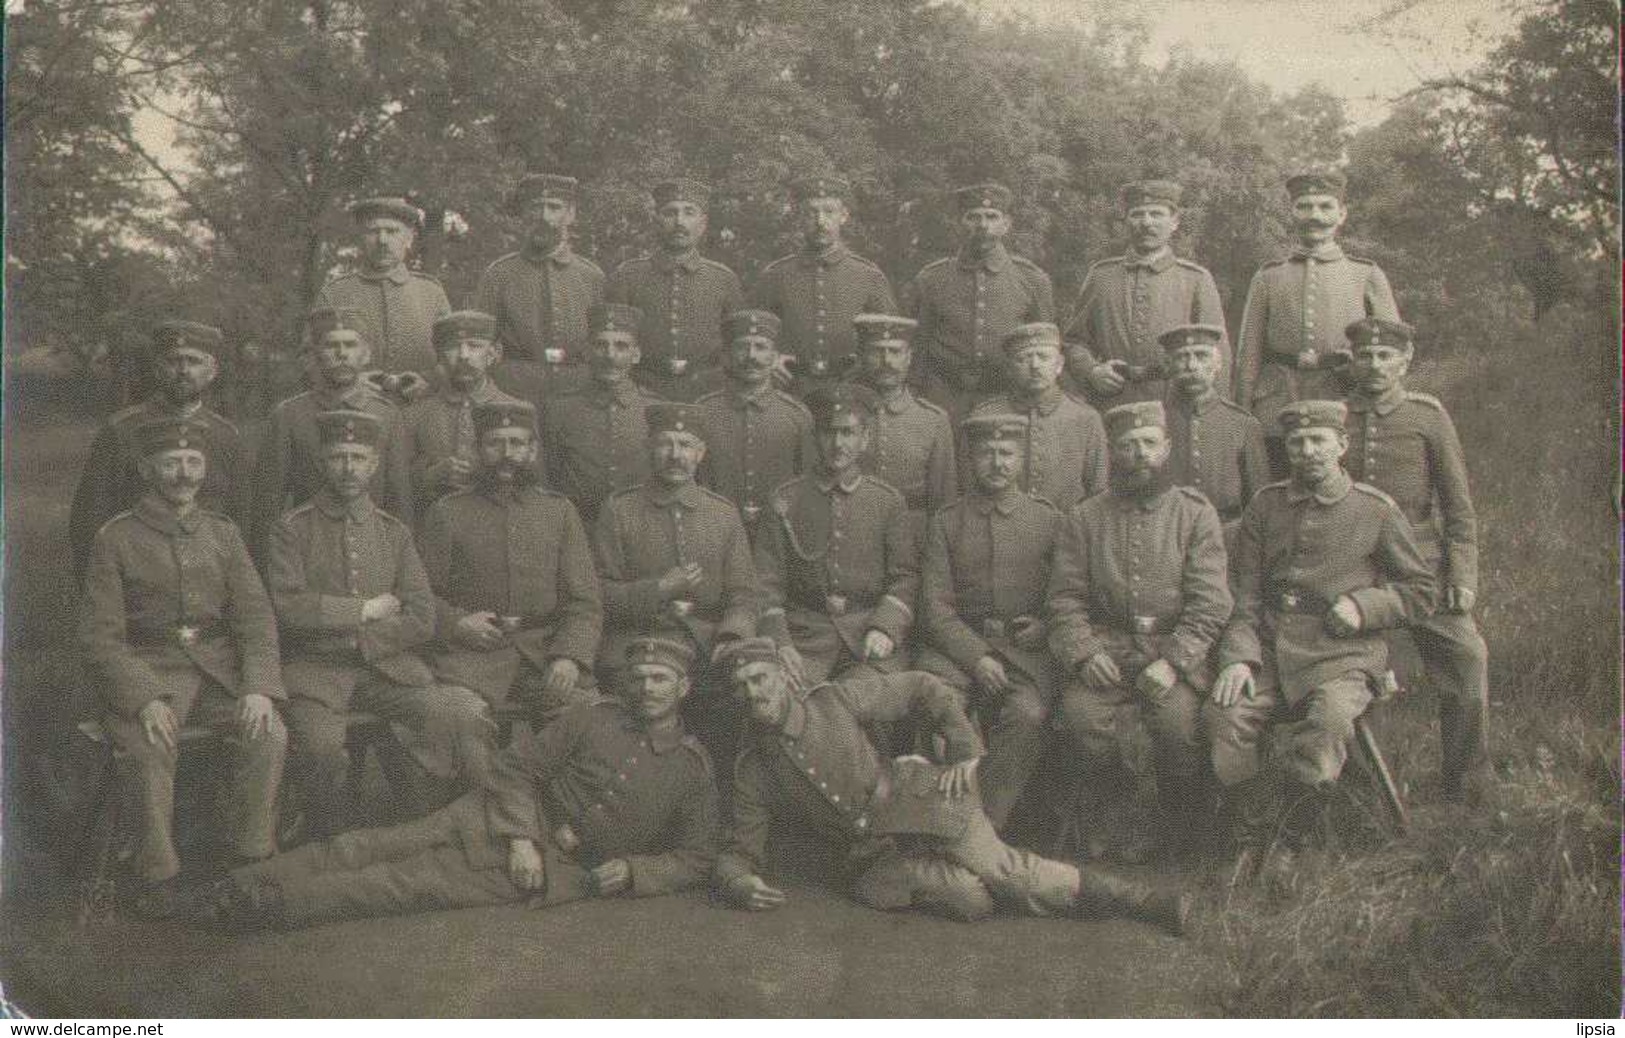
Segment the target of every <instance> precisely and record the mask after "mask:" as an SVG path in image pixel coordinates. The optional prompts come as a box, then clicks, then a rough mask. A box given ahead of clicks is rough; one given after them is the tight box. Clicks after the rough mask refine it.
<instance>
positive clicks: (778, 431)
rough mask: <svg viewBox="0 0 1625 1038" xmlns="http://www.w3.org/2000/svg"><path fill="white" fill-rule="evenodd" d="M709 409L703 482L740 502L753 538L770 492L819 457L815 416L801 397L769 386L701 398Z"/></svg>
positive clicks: (706, 415)
mask: <svg viewBox="0 0 1625 1038" xmlns="http://www.w3.org/2000/svg"><path fill="white" fill-rule="evenodd" d="M699 404H700V407H701V408H703V409H704V412H705V427H706V433H707V435H706V445H707V446H706V452H705V462H704V464H703V466H702V467H701V469H700V472H699V477H698V478H699V482H700V483H701V484H702V485H704V486H707V487H710V488H711V489H712V490H715V491H716V492H717V493H719V494H721V495H722V496H723V497H726V498H727V499H729V500H730V501H732V502H733V503H734V504H735V505H737V506H738V508H739V511H740V514H741V515H742V516H743V517H744V519H745V529H746V531H747V532H748V533H749V534H750V535H751V537H752V539H753V540H754V538H755V536H756V530H757V526H758V520H759V519H760V517H761V514H762V512H763V511H764V510H766V508H767V502H768V495H770V494H771V493H772V492H773V489H774V488H775V487H777V486H779V484H781V483H784V482H786V481H787V480H789V479H791V478H793V477H795V476H799V475H801V474H802V473H803V472H806V471H808V470H809V469H811V468H812V467H813V466H814V465H815V464H817V460H818V448H817V445H816V444H815V443H814V442H813V421H812V414H811V412H809V411H808V410H807V408H806V406H805V405H804V404H802V403H801V401H799V400H797V399H796V398H795V397H793V396H791V395H790V394H788V393H786V392H783V391H782V390H779V389H775V388H773V387H772V386H768V385H764V386H761V387H758V388H756V389H755V390H753V391H751V392H748V393H746V392H741V387H739V386H737V385H736V386H731V387H729V388H727V389H719V390H717V391H716V392H715V393H708V394H706V395H705V396H703V397H701V398H700V401H699Z"/></svg>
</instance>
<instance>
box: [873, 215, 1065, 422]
mask: <svg viewBox="0 0 1625 1038" xmlns="http://www.w3.org/2000/svg"><path fill="white" fill-rule="evenodd" d="M954 197H955V200H956V201H957V202H958V205H959V214H960V215H959V225H960V230H961V238H962V240H963V244H962V245H961V246H960V249H959V254H958V255H957V256H948V257H945V258H943V259H940V260H937V261H936V262H935V263H928V264H926V265H925V266H924V267H923V268H921V270H920V272H919V274H917V275H916V276H915V278H914V282H913V284H912V285H910V286H909V290H908V292H907V293H906V294H905V295H906V299H905V301H904V312H906V313H908V314H909V315H910V316H912V317H915V318H918V319H919V322H920V330H919V334H918V335H916V336H915V341H916V342H917V343H918V344H919V347H920V360H921V366H920V370H919V371H916V372H915V373H914V374H915V378H916V379H917V380H918V381H917V384H918V385H919V387H920V389H921V391H922V392H923V393H924V394H925V395H926V396H927V397H929V398H930V399H931V400H933V401H935V402H936V403H938V404H941V405H942V406H943V407H944V408H945V409H947V411H948V415H949V417H950V418H951V419H952V420H953V421H955V422H957V421H959V420H961V419H963V418H965V417H966V416H968V415H969V414H970V412H971V408H972V407H974V406H975V405H976V403H977V402H978V401H979V400H981V399H982V398H983V397H987V396H991V395H992V394H994V393H997V392H999V391H1000V390H1002V389H1004V388H1005V384H1004V373H1005V372H1004V357H1003V354H1002V353H1000V351H999V344H1000V343H1001V342H1003V341H1004V337H1005V336H1006V335H1007V334H1009V332H1010V330H1011V329H1012V328H1014V327H1015V326H1016V325H1018V324H1026V323H1029V322H1033V321H1053V320H1055V289H1054V287H1053V286H1052V285H1051V284H1050V279H1049V275H1048V274H1046V273H1044V272H1043V271H1042V270H1040V269H1039V268H1038V265H1037V264H1035V263H1033V262H1032V261H1031V260H1029V259H1026V258H1025V257H1022V256H1016V255H1013V254H1012V253H1011V252H1010V251H1009V250H1007V249H1006V248H1005V247H1004V237H1005V235H1006V234H1008V233H1009V231H1010V216H1009V213H1010V203H1011V194H1010V189H1009V188H1007V187H1005V186H1004V185H1002V184H974V185H972V186H970V187H964V188H960V189H959V190H958V191H956V192H955V193H954Z"/></svg>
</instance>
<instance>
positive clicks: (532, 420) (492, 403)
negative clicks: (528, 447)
mask: <svg viewBox="0 0 1625 1038" xmlns="http://www.w3.org/2000/svg"><path fill="white" fill-rule="evenodd" d="M492 429H529V430H530V431H531V432H533V433H534V432H535V431H536V405H535V404H532V403H531V402H529V401H528V400H487V401H486V402H485V403H483V404H475V405H474V434H475V435H476V436H484V435H485V434H486V433H488V432H490V431H491V430H492Z"/></svg>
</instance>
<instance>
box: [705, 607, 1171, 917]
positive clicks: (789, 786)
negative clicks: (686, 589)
mask: <svg viewBox="0 0 1625 1038" xmlns="http://www.w3.org/2000/svg"><path fill="white" fill-rule="evenodd" d="M725 660H726V662H727V664H728V665H729V666H730V667H731V669H732V672H733V681H734V695H735V697H736V698H737V699H738V700H739V701H740V702H741V703H742V704H744V705H745V707H746V709H748V710H749V712H750V719H751V724H750V731H749V733H748V734H747V735H746V737H745V743H744V748H743V749H742V751H741V752H740V755H739V759H738V761H737V763H736V764H735V766H734V781H733V805H734V819H735V822H734V828H733V833H732V836H731V838H730V839H729V840H728V841H727V842H726V844H725V845H724V849H723V851H722V853H721V854H719V855H718V856H717V864H716V874H715V881H716V885H717V887H718V888H720V891H721V892H722V893H723V894H724V896H726V897H727V898H728V899H729V900H730V901H732V902H733V903H734V904H736V905H739V906H741V907H743V908H746V909H749V910H752V911H762V910H766V909H772V908H777V907H778V906H780V905H782V904H783V903H784V900H785V896H784V893H783V892H782V891H780V890H777V889H775V888H774V887H772V886H769V885H768V883H767V882H766V881H765V880H764V879H763V878H762V876H761V873H762V871H763V870H764V869H765V868H766V865H767V845H768V835H769V833H770V832H773V831H774V830H775V829H778V830H782V829H784V828H785V827H790V826H795V827H802V828H805V829H807V830H808V831H809V832H810V834H812V835H814V836H816V837H817V838H819V839H820V840H822V841H824V842H828V843H832V844H834V845H836V846H837V847H838V848H840V849H842V850H845V851H847V853H848V860H849V863H850V867H851V871H852V875H853V882H852V896H853V897H854V898H856V899H857V900H858V901H860V902H862V903H864V904H866V905H869V906H870V907H873V908H883V909H896V908H909V907H914V908H920V909H924V910H926V911H934V912H940V913H942V914H945V915H948V916H951V917H953V918H956V919H964V920H971V919H980V918H982V917H984V916H987V915H989V914H991V913H992V911H993V908H994V903H995V901H999V902H1004V903H1006V904H1009V905H1011V906H1012V907H1016V908H1019V909H1022V910H1024V911H1027V912H1031V913H1032V914H1034V915H1048V914H1051V913H1066V914H1070V913H1072V912H1075V911H1091V912H1110V913H1117V914H1123V915H1130V916H1133V917H1135V918H1138V919H1144V920H1146V921H1147V922H1152V923H1155V924H1157V925H1159V926H1162V927H1164V928H1166V929H1167V930H1168V931H1169V932H1171V933H1174V934H1179V933H1182V932H1183V931H1184V928H1185V922H1186V918H1187V916H1188V915H1189V912H1190V898H1189V895H1184V894H1181V895H1171V894H1162V893H1158V892H1157V891H1155V890H1153V889H1152V888H1151V887H1150V886H1149V885H1147V884H1145V883H1142V882H1139V881H1136V880H1130V879H1124V878H1121V877H1118V876H1115V875H1113V874H1111V873H1108V872H1105V871H1103V870H1099V869H1094V868H1089V867H1083V868H1078V867H1074V866H1072V865H1068V864H1064V863H1062V862H1059V861H1051V860H1049V859H1047V858H1041V857H1039V856H1038V855H1036V854H1032V853H1030V852H1028V851H1023V850H1017V849H1016V848H1013V847H1011V846H1009V845H1008V844H1006V843H1004V842H1003V841H1001V840H1000V839H999V837H998V834H997V833H996V832H994V830H993V825H992V823H991V822H989V821H988V819H987V815H986V814H985V813H984V812H983V810H982V798H981V795H980V793H979V791H978V788H977V782H976V770H977V764H978V762H979V761H980V760H981V753H982V742H981V739H980V738H978V737H977V735H976V729H975V728H974V727H972V726H971V724H970V722H969V721H968V720H967V719H966V717H965V713H964V711H963V710H961V709H960V707H959V701H958V698H957V697H956V696H955V695H954V693H953V691H952V690H951V689H949V688H948V687H947V686H946V685H944V684H943V683H942V682H941V681H938V680H937V679H936V678H934V677H932V676H931V675H929V674H925V673H922V672H920V671H907V672H904V673H900V674H876V673H873V672H868V673H856V674H852V675H850V676H849V677H847V678H845V679H843V680H840V681H833V682H826V683H824V684H821V685H818V686H816V687H814V688H812V689H810V690H807V691H805V692H797V691H794V690H792V687H791V682H790V680H789V678H788V676H787V674H786V672H785V670H784V668H783V667H782V665H781V664H780V663H779V659H778V647H777V646H775V645H774V644H773V642H772V640H771V639H768V638H752V639H746V640H743V641H739V642H735V643H733V644H732V645H730V646H729V647H728V648H727V650H726V652H725ZM910 714H914V715H915V716H918V717H922V718H927V719H929V720H930V721H931V722H932V723H933V724H934V726H935V727H936V729H937V730H938V732H939V733H940V734H941V735H942V737H943V739H944V740H945V741H946V744H947V747H948V759H949V761H950V762H951V763H949V764H946V765H940V764H932V763H929V762H927V761H925V760H923V759H921V758H918V757H899V758H897V759H895V760H893V759H891V758H889V757H885V756H883V755H881V754H880V753H879V752H878V751H876V749H875V747H874V744H873V743H871V742H870V741H869V739H868V737H867V736H866V735H864V728H863V726H865V725H867V724H872V723H875V722H877V721H878V722H884V721H892V720H898V719H901V718H903V717H905V716H908V715H910Z"/></svg>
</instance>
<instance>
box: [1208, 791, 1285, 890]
mask: <svg viewBox="0 0 1625 1038" xmlns="http://www.w3.org/2000/svg"><path fill="white" fill-rule="evenodd" d="M1280 823H1281V787H1280V778H1279V773H1278V772H1276V771H1275V770H1274V769H1268V770H1265V771H1263V772H1260V773H1259V774H1257V775H1255V776H1253V777H1252V778H1250V779H1247V780H1246V781H1245V782H1240V783H1237V784H1236V785H1234V786H1230V787H1227V788H1226V789H1224V790H1223V791H1222V793H1221V794H1220V804H1219V809H1218V822H1217V826H1218V830H1219V835H1220V839H1221V841H1222V842H1221V847H1222V852H1221V859H1222V860H1223V861H1224V862H1228V863H1229V884H1230V885H1231V886H1235V885H1237V884H1238V883H1250V882H1252V881H1253V880H1254V879H1256V878H1257V876H1258V872H1259V870H1260V869H1261V868H1262V867H1263V865H1264V860H1265V857H1266V856H1267V855H1268V853H1269V851H1270V849H1271V848H1272V847H1274V846H1275V845H1276V844H1277V843H1278V841H1279V837H1280Z"/></svg>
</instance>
